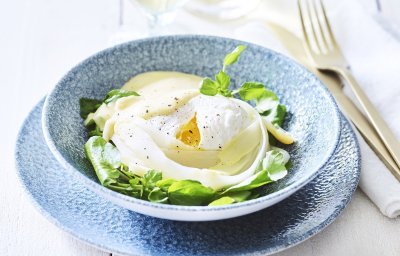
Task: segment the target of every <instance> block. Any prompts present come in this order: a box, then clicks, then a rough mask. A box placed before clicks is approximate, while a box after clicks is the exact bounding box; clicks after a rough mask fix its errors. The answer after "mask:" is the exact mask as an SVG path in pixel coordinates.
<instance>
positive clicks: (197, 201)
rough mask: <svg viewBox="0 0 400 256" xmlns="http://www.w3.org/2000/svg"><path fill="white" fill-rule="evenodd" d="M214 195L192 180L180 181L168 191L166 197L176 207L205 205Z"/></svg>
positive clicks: (210, 190)
mask: <svg viewBox="0 0 400 256" xmlns="http://www.w3.org/2000/svg"><path fill="white" fill-rule="evenodd" d="M214 195H215V192H214V190H213V189H211V188H208V187H205V186H203V185H202V184H201V183H200V182H198V181H194V180H181V181H177V182H175V183H173V184H172V185H171V186H170V187H169V189H168V197H169V200H170V202H171V203H172V204H176V205H206V204H207V203H208V202H209V201H210V200H211V199H212V198H213V197H214Z"/></svg>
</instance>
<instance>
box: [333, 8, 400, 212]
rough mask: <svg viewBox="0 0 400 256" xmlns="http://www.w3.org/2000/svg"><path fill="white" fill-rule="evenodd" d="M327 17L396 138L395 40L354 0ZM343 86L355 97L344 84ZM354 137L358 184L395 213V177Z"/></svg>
mask: <svg viewBox="0 0 400 256" xmlns="http://www.w3.org/2000/svg"><path fill="white" fill-rule="evenodd" d="M332 2H333V1H332ZM329 3H330V2H329ZM335 4H337V1H335ZM330 20H331V23H332V26H333V30H334V33H335V35H336V37H337V41H338V42H339V44H340V46H341V49H342V51H343V52H344V55H345V56H346V57H347V59H348V61H349V63H350V66H351V68H352V71H353V74H354V76H355V77H356V79H357V81H358V82H359V84H360V85H361V86H362V87H363V89H364V91H365V93H366V94H367V95H368V97H369V98H370V100H371V101H372V102H373V103H374V105H375V106H376V107H377V109H378V110H379V112H380V114H381V115H382V117H383V118H384V119H385V121H386V122H387V124H388V125H389V126H390V128H391V129H392V130H393V131H394V133H395V135H396V136H397V138H400V115H399V110H400V85H399V81H400V72H399V67H400V42H399V41H397V39H396V38H395V37H393V36H392V35H391V34H389V33H388V31H386V30H384V29H383V27H382V26H380V25H379V24H378V22H377V20H376V19H375V18H374V14H373V13H368V11H367V10H366V8H363V7H362V6H360V4H359V3H358V2H355V1H341V3H340V5H337V6H336V9H335V10H334V11H333V12H332V13H331V15H330ZM345 92H346V93H347V94H348V95H349V96H350V97H351V98H352V99H353V102H356V103H357V101H356V100H355V97H354V95H353V94H352V92H351V90H350V89H349V88H348V87H345ZM360 109H361V108H360ZM358 140H359V142H360V146H361V154H362V172H361V179H360V184H359V186H360V188H361V189H362V190H363V191H364V192H365V193H366V194H367V195H368V197H369V198H370V199H371V200H372V201H373V202H374V203H375V204H376V205H377V206H378V208H379V209H380V210H381V212H382V213H383V214H384V215H386V216H388V217H390V218H394V217H397V216H399V215H400V182H398V181H397V180H396V178H395V177H394V176H393V175H392V174H391V173H390V172H389V170H387V168H386V167H385V166H384V165H383V163H382V162H381V161H380V160H379V159H378V158H377V156H376V155H375V154H374V153H373V151H372V150H371V149H370V148H369V147H368V146H367V144H366V142H365V141H364V139H362V138H361V137H360V136H358Z"/></svg>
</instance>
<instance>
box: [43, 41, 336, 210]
mask: <svg viewBox="0 0 400 256" xmlns="http://www.w3.org/2000/svg"><path fill="white" fill-rule="evenodd" d="M194 39H195V40H196V39H197V40H198V39H200V40H207V39H213V40H223V41H226V40H228V41H231V42H235V43H236V44H246V45H247V46H251V47H252V48H255V49H257V50H262V51H267V52H270V53H271V54H273V55H275V56H278V57H279V58H281V59H283V60H285V61H287V62H290V63H292V64H294V65H295V66H297V67H298V68H300V69H301V70H303V71H305V73H308V74H309V75H310V76H311V77H313V78H314V79H315V80H316V81H317V83H316V86H317V87H319V88H320V89H322V91H323V92H324V94H322V95H323V97H325V98H326V99H327V102H329V104H330V105H331V106H332V107H333V110H334V116H333V122H334V125H335V127H336V129H335V135H334V137H335V142H334V143H332V144H331V145H330V147H329V148H328V149H327V152H328V154H325V157H324V158H323V160H322V161H321V164H320V165H319V166H318V167H317V168H315V169H316V170H315V171H314V172H313V173H311V174H310V175H308V176H302V177H301V178H300V179H298V180H297V181H295V182H294V183H292V184H290V185H288V186H287V187H285V188H283V189H280V190H278V191H275V192H273V193H271V194H267V195H264V196H262V197H259V198H256V199H252V200H249V201H244V202H240V203H235V204H229V205H221V206H182V205H171V204H160V203H153V202H149V201H146V200H142V199H137V198H134V197H130V196H127V195H123V194H120V193H118V192H115V191H113V190H111V189H108V188H106V187H104V186H102V185H101V184H99V183H97V182H95V181H93V180H92V179H90V178H88V177H87V176H85V175H84V174H82V173H81V172H80V171H78V170H77V168H75V167H73V166H72V165H71V164H70V163H69V162H68V161H67V160H66V159H65V158H64V157H63V156H62V154H61V152H60V151H59V150H58V148H57V146H56V144H55V143H54V140H53V139H52V137H51V135H50V131H49V121H50V120H49V118H48V116H49V115H48V114H49V112H50V99H51V98H52V97H53V95H54V93H55V92H56V90H57V89H58V88H59V87H61V86H62V84H63V83H65V82H66V81H67V80H68V77H69V76H70V75H71V74H72V73H75V72H77V71H79V69H80V68H81V67H82V66H85V65H86V64H88V63H90V62H91V61H92V59H94V58H99V57H102V56H104V55H105V54H107V53H109V52H110V51H114V50H118V49H122V48H125V47H127V46H129V45H137V44H142V43H146V42H152V41H159V40H194ZM41 122H42V130H43V135H44V138H45V141H46V144H47V146H48V147H49V149H50V151H51V152H52V153H53V155H54V157H55V158H56V159H57V161H58V162H59V163H60V164H61V165H62V166H63V167H64V168H65V169H66V170H67V171H68V172H69V173H70V174H72V175H74V176H75V177H76V178H79V180H80V181H81V182H82V183H83V184H84V185H85V186H86V187H87V188H89V189H90V190H92V191H93V192H95V193H97V194H99V195H101V196H102V197H104V198H106V199H107V200H110V201H113V200H111V199H110V198H111V197H114V198H116V199H117V200H118V201H124V202H126V203H129V204H136V205H140V206H145V207H151V208H156V209H162V210H169V211H171V210H172V211H177V212H181V211H186V212H194V211H207V212H208V211H225V210H232V209H237V208H243V207H247V206H252V205H256V204H260V203H263V202H266V201H270V200H273V199H277V198H281V200H282V199H284V198H286V197H284V195H285V194H287V195H288V196H290V195H291V194H293V193H294V192H295V191H297V190H299V189H300V188H302V187H303V186H304V185H306V184H307V183H308V182H310V181H311V180H312V179H314V177H315V176H316V175H317V174H318V173H319V170H321V169H322V168H324V167H325V165H326V164H327V163H328V160H329V159H330V158H331V157H332V156H333V153H334V152H335V150H336V148H337V147H338V145H339V138H340V134H341V131H340V110H339V108H338V106H337V104H336V101H335V100H334V98H333V96H332V94H331V93H330V92H329V90H328V89H327V87H326V86H325V85H324V83H323V82H322V81H321V80H320V79H319V78H318V77H317V76H316V75H315V74H313V73H312V72H311V71H309V70H308V69H307V68H306V67H304V66H303V65H302V64H300V63H298V62H297V61H295V60H294V59H292V58H290V57H288V56H285V55H283V54H281V53H278V52H276V51H274V50H271V49H269V48H267V47H264V46H261V45H258V44H254V43H250V42H246V41H242V40H237V39H233V38H227V37H219V36H208V35H168V36H158V37H151V38H144V39H138V40H133V41H129V42H125V43H122V44H118V45H115V46H113V47H109V48H106V49H104V50H101V51H99V52H97V53H95V54H92V55H91V56H89V57H87V58H85V59H84V60H83V61H81V62H79V63H78V64H76V65H75V66H74V67H73V68H72V69H70V70H69V71H68V72H67V73H66V74H65V75H64V76H63V77H62V78H61V79H60V80H59V81H58V82H57V84H56V85H55V86H54V88H53V89H52V90H51V92H50V93H49V94H48V95H47V96H46V100H45V102H44V105H43V109H42V118H41ZM279 201H280V200H279Z"/></svg>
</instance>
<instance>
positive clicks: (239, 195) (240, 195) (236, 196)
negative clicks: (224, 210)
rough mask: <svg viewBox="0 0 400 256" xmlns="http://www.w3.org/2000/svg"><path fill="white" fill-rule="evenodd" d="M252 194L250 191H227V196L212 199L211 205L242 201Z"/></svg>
mask: <svg viewBox="0 0 400 256" xmlns="http://www.w3.org/2000/svg"><path fill="white" fill-rule="evenodd" d="M250 195H251V192H250V191H237V192H230V193H227V194H226V195H225V196H223V197H221V198H219V199H217V200H214V201H212V202H211V203H210V204H209V205H210V206H217V205H225V204H233V203H240V202H243V201H246V200H247V199H248V198H249V197H250Z"/></svg>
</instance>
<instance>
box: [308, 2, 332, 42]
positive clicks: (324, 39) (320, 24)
mask: <svg viewBox="0 0 400 256" xmlns="http://www.w3.org/2000/svg"><path fill="white" fill-rule="evenodd" d="M310 1H311V2H312V6H313V10H314V16H315V19H316V20H317V27H318V30H319V32H320V34H321V38H322V40H321V42H320V43H321V46H323V47H321V48H325V50H328V49H329V48H330V47H329V43H328V40H329V39H328V38H327V37H328V35H327V34H326V32H325V31H324V29H323V27H324V24H323V22H322V21H321V15H320V11H318V10H319V9H318V8H317V5H316V3H315V2H316V1H317V0H310ZM319 2H320V4H321V3H322V1H321V0H320V1H319Z"/></svg>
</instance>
